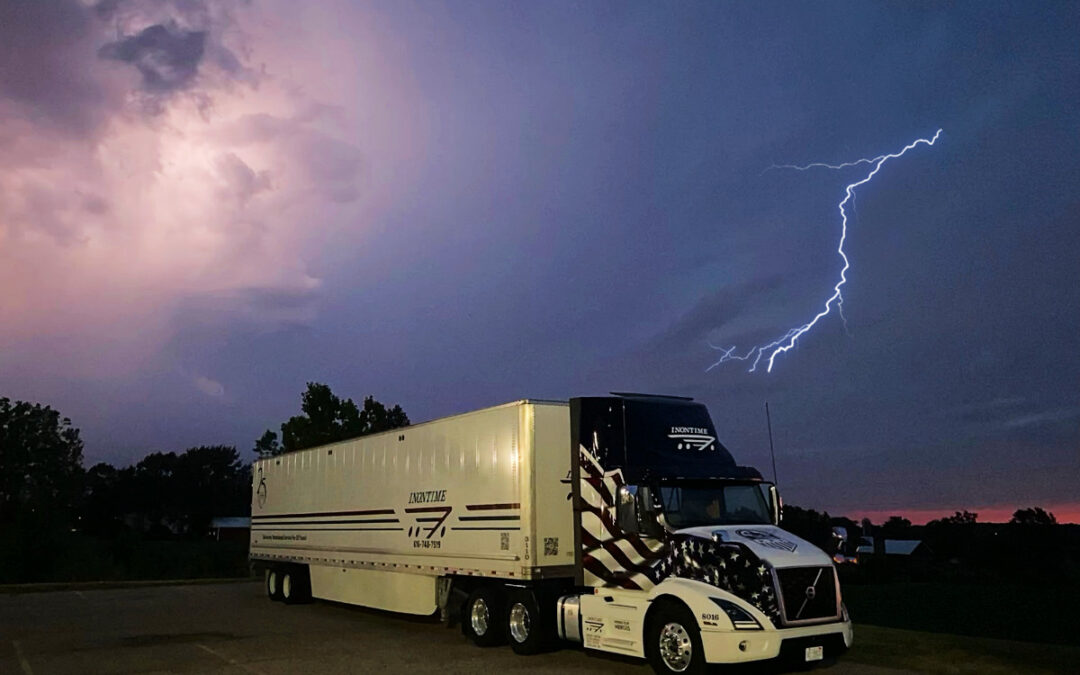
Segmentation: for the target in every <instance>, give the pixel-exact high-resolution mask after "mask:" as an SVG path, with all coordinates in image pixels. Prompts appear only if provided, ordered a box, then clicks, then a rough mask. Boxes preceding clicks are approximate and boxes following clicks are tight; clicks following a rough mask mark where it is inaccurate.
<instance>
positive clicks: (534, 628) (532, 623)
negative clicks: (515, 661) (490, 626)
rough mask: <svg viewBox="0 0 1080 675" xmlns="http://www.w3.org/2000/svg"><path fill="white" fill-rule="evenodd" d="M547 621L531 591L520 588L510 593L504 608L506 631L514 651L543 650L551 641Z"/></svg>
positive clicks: (527, 652) (534, 651) (535, 652)
mask: <svg viewBox="0 0 1080 675" xmlns="http://www.w3.org/2000/svg"><path fill="white" fill-rule="evenodd" d="M548 623H549V622H548V621H545V619H544V616H543V614H542V610H541V608H540V603H539V602H537V599H536V595H535V594H534V593H533V592H532V591H529V590H520V591H515V592H513V593H511V594H510V599H509V601H508V602H507V609H506V632H507V635H508V636H509V639H510V647H511V649H513V650H514V652H515V653H517V654H537V653H539V652H542V651H544V650H545V649H546V648H547V647H548V646H549V644H550V643H551V639H550V636H549V629H550V626H549V625H548Z"/></svg>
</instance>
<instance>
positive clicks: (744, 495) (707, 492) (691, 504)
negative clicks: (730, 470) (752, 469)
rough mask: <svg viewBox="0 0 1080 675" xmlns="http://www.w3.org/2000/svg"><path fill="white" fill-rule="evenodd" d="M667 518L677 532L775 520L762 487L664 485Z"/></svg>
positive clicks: (755, 485)
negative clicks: (706, 526) (770, 512)
mask: <svg viewBox="0 0 1080 675" xmlns="http://www.w3.org/2000/svg"><path fill="white" fill-rule="evenodd" d="M660 499H661V501H662V502H663V504H664V517H665V518H666V519H667V522H668V525H670V526H671V527H673V528H675V529H676V530H679V529H682V528H684V527H700V526H703V525H761V524H768V523H770V522H771V521H772V519H771V517H770V514H769V505H768V503H767V502H766V501H765V495H764V494H763V493H762V490H761V487H760V486H759V485H757V484H754V485H708V486H692V487H691V486H686V485H661V486H660Z"/></svg>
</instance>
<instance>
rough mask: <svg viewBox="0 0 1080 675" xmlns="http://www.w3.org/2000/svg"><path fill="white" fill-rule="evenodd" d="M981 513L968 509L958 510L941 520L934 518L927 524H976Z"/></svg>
mask: <svg viewBox="0 0 1080 675" xmlns="http://www.w3.org/2000/svg"><path fill="white" fill-rule="evenodd" d="M978 518H979V514H977V513H972V512H971V511H968V510H966V509H965V510H963V511H956V512H955V513H954V514H953V515H951V516H945V517H944V518H941V519H940V520H932V521H930V522H929V523H927V525H974V524H975V521H976V520H978Z"/></svg>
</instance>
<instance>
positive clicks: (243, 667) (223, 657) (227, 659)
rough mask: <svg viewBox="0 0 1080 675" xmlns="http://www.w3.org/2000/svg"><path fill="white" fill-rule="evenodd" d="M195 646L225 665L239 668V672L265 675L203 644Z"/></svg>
mask: <svg viewBox="0 0 1080 675" xmlns="http://www.w3.org/2000/svg"><path fill="white" fill-rule="evenodd" d="M195 646H196V647H198V648H199V649H201V650H203V651H204V652H206V653H207V654H211V655H213V656H216V657H218V658H219V659H221V660H222V661H224V662H225V663H227V664H229V665H230V666H236V667H237V668H240V669H241V670H245V671H247V672H249V673H252V674H253V675H266V674H265V673H263V672H262V671H261V670H257V669H255V668H252V667H251V666H248V665H246V664H243V663H240V662H239V661H237V660H236V659H234V658H232V657H230V656H226V655H225V654H222V653H221V652H219V651H217V650H216V649H210V648H209V647H207V646H206V645H204V644H200V643H198V642H196V643H195Z"/></svg>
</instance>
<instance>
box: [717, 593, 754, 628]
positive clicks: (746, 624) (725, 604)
mask: <svg viewBox="0 0 1080 675" xmlns="http://www.w3.org/2000/svg"><path fill="white" fill-rule="evenodd" d="M710 599H711V600H712V601H713V602H715V603H716V604H717V605H719V607H720V609H722V610H724V614H727V616H728V618H729V619H731V625H733V626H735V630H763V629H762V627H761V624H760V623H758V622H757V619H755V618H754V617H752V616H750V613H749V612H747V611H746V610H745V609H743V608H741V607H739V606H738V605H736V604H735V603H734V602H731V601H730V600H721V599H720V598H710Z"/></svg>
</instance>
